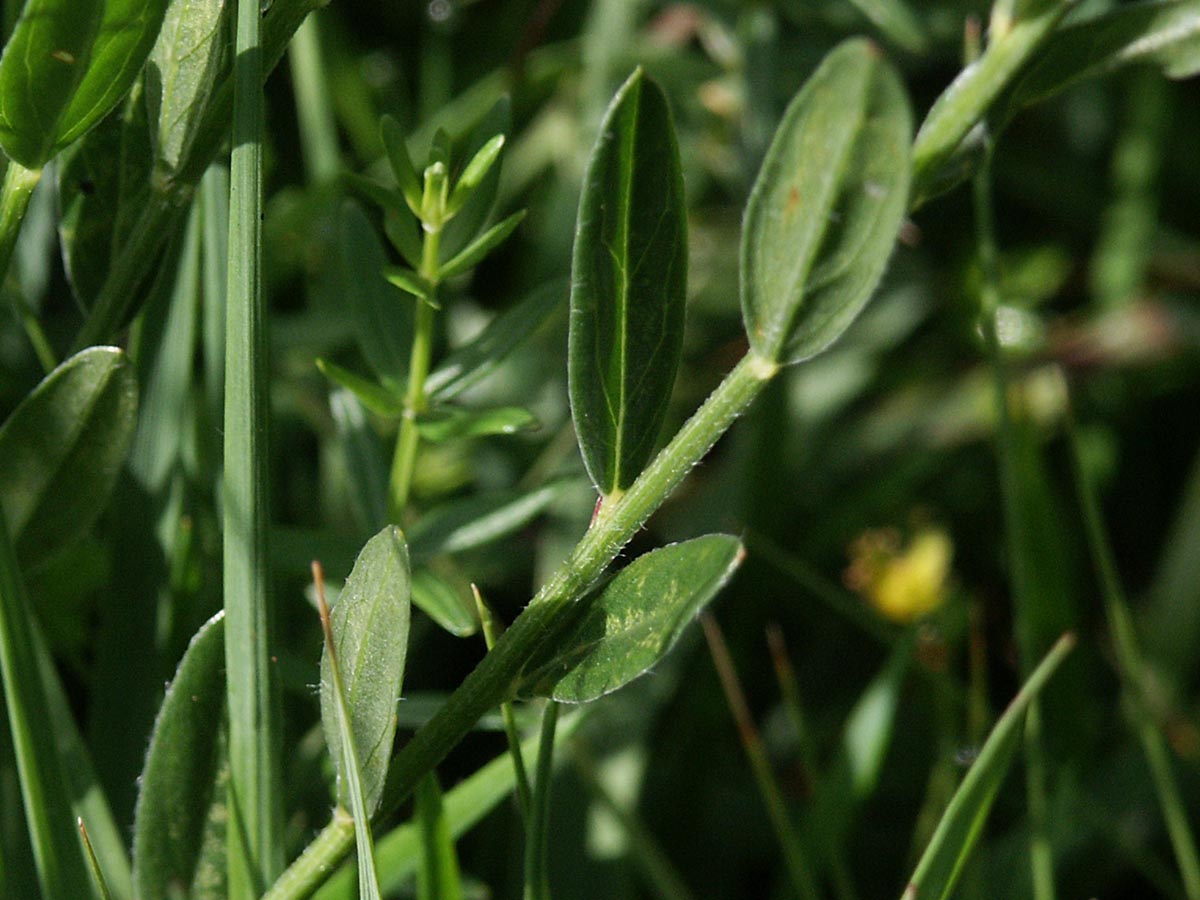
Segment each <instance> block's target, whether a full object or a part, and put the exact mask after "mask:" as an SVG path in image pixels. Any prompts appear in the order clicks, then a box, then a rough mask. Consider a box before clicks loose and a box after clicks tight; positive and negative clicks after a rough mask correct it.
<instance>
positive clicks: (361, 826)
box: [312, 562, 383, 900]
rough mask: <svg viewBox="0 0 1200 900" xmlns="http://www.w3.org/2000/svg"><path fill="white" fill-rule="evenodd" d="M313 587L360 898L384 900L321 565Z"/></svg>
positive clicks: (314, 570)
mask: <svg viewBox="0 0 1200 900" xmlns="http://www.w3.org/2000/svg"><path fill="white" fill-rule="evenodd" d="M312 573H313V584H314V585H315V586H316V589H317V606H318V610H319V611H320V613H321V633H322V634H323V635H324V636H325V659H326V661H327V662H328V665H327V666H322V669H324V670H325V671H326V672H328V675H329V679H330V682H331V684H332V687H333V691H332V693H333V708H334V711H335V713H336V718H337V730H338V735H339V737H340V741H339V746H340V749H341V753H342V759H341V762H340V765H339V766H338V775H339V776H340V780H341V784H342V787H343V788H344V793H345V794H346V795H347V797H348V799H349V801H350V814H351V815H352V816H353V817H354V845H355V848H356V850H357V852H358V896H359V898H360V900H381V898H382V896H383V892H382V891H380V889H379V875H378V874H377V872H376V870H375V847H374V842H373V841H372V839H371V816H370V813H368V812H367V801H366V798H365V797H364V796H363V787H362V780H361V771H360V769H359V766H358V750H357V748H356V747H355V746H354V744H355V741H354V730H353V727H352V725H351V722H350V708H349V705H348V704H347V702H346V690H345V687H344V686H343V684H342V669H341V666H340V665H339V664H338V657H337V646H336V644H335V643H334V640H333V626H332V625H330V622H329V604H328V603H326V602H325V577H324V575H322V574H321V566H320V564H319V563H315V562H314V563H313V565H312Z"/></svg>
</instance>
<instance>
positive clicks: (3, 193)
mask: <svg viewBox="0 0 1200 900" xmlns="http://www.w3.org/2000/svg"><path fill="white" fill-rule="evenodd" d="M41 178H42V170H41V169H27V168H25V167H24V166H23V165H21V164H20V163H19V162H17V161H16V160H12V159H10V160H9V161H8V168H7V169H5V171H4V182H3V186H0V281H3V280H4V278H5V276H6V275H7V274H8V264H9V262H10V261H11V260H12V254H13V250H14V249H15V248H16V246H17V237H18V235H20V233H21V223H22V222H24V221H25V212H26V210H28V209H29V198H30V197H32V196H33V189H34V188H35V187H37V185H38V182H39V181H40V180H41Z"/></svg>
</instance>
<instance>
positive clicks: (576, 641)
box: [518, 534, 743, 703]
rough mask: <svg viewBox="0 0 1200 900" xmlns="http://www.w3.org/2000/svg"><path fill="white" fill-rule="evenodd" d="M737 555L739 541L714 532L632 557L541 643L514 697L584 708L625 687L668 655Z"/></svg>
mask: <svg viewBox="0 0 1200 900" xmlns="http://www.w3.org/2000/svg"><path fill="white" fill-rule="evenodd" d="M742 556H743V551H742V544H741V542H740V541H739V540H738V539H737V538H734V537H730V536H728V535H724V534H713V535H708V536H706V537H700V538H695V539H694V540H690V541H684V542H683V543H680V544H670V545H668V546H666V547H661V548H659V549H658V550H654V551H651V552H650V553H647V554H646V555H645V556H642V557H640V558H638V559H637V560H635V561H634V562H632V563H630V565H628V566H626V567H625V568H624V569H622V570H621V571H620V572H619V573H618V574H617V576H616V577H615V578H614V579H613V580H612V581H611V582H609V583H608V585H607V586H605V587H604V588H603V589H602V590H601V591H600V593H599V595H597V596H596V597H594V598H592V599H590V600H585V601H583V602H582V603H581V604H580V607H581V609H582V612H581V613H580V614H579V616H578V618H577V619H576V620H575V622H574V623H573V625H572V626H570V629H569V631H567V632H566V633H565V634H563V635H562V636H558V635H554V636H552V637H550V638H549V639H548V640H547V641H546V642H545V644H543V646H542V648H541V649H540V650H539V652H538V653H537V654H536V655H535V656H534V658H533V660H532V661H531V662H530V664H529V666H528V667H527V668H526V670H525V673H524V674H523V675H522V676H521V679H520V686H519V688H518V693H519V694H520V695H521V696H542V697H550V698H552V699H554V700H558V701H560V702H563V703H586V702H588V701H589V700H595V699H596V698H598V697H603V696H604V695H605V694H608V693H611V692H612V691H615V690H617V688H619V687H622V686H623V685H625V684H628V683H629V682H630V681H632V680H633V679H635V678H637V677H638V676H639V675H641V674H642V673H643V672H646V671H647V670H649V669H650V667H651V666H653V665H654V664H655V663H657V662H658V661H659V660H660V659H662V658H663V657H664V656H666V654H667V652H668V651H669V650H670V649H671V648H672V647H673V646H674V645H675V642H676V641H677V640H679V636H680V635H681V634H683V630H684V629H685V628H686V627H687V626H688V624H689V623H691V621H692V620H693V619H694V618H695V617H696V615H697V614H698V613H699V612H700V611H701V610H702V609H704V607H705V606H707V605H708V603H709V601H710V600H712V598H713V597H714V596H716V593H717V591H719V590H720V589H721V587H722V586H723V585H724V584H725V582H726V581H728V580H729V577H730V576H731V575H732V574H733V572H734V570H735V569H737V567H738V565H739V564H740V563H741V561H742Z"/></svg>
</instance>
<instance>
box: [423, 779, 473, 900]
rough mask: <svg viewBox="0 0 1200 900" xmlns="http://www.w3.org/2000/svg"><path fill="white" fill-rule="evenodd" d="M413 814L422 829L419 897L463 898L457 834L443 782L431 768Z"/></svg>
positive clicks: (454, 899) (444, 899)
mask: <svg viewBox="0 0 1200 900" xmlns="http://www.w3.org/2000/svg"><path fill="white" fill-rule="evenodd" d="M413 818H415V819H416V822H417V827H418V828H420V830H421V845H422V847H421V849H422V852H421V865H420V866H419V867H418V869H417V900H462V896H463V886H462V875H461V873H460V872H459V868H458V854H457V853H456V852H455V850H454V838H453V836H452V835H451V834H450V825H449V823H448V822H447V821H446V811H445V807H444V806H443V804H442V786H441V785H440V784H438V779H437V775H436V774H435V773H433V772H430V773H429V774H428V775H426V776H425V778H424V779H423V780H422V781H421V784H420V786H419V787H418V788H417V792H416V796H415V797H414V809H413Z"/></svg>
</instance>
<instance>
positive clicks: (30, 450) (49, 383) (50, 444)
mask: <svg viewBox="0 0 1200 900" xmlns="http://www.w3.org/2000/svg"><path fill="white" fill-rule="evenodd" d="M136 424H137V380H136V378H135V376H134V371H133V367H132V366H131V365H130V364H129V359H128V357H127V356H126V355H125V354H124V353H123V352H121V351H120V350H118V349H117V348H115V347H92V348H89V349H87V350H84V351H83V352H81V353H78V354H76V355H75V356H73V357H71V358H70V359H68V360H67V361H66V362H64V363H62V364H61V365H60V366H59V367H58V368H57V369H55V370H54V371H53V372H51V373H50V374H49V375H47V376H46V378H45V379H44V380H43V381H42V383H41V384H39V385H38V386H37V387H36V388H35V389H34V390H33V392H32V393H31V394H30V395H29V396H28V397H26V398H25V400H24V401H22V403H21V405H20V406H18V407H17V408H16V409H15V410H13V412H12V414H11V415H10V416H9V417H8V420H7V421H6V422H5V423H4V425H3V426H2V427H0V459H3V460H4V472H5V475H4V478H3V479H2V480H0V509H2V510H3V512H4V516H5V518H6V519H7V521H8V524H9V529H10V532H11V533H12V534H13V536H14V539H15V541H16V546H17V552H18V555H19V556H20V558H21V560H22V562H23V564H24V565H26V566H32V565H34V564H35V563H37V562H40V561H42V560H44V559H46V558H47V557H49V556H51V555H52V554H54V553H55V552H57V551H58V550H61V549H62V548H63V547H65V546H66V545H68V544H70V543H71V542H72V541H74V540H76V539H78V538H79V537H81V536H82V535H84V534H86V533H87V531H88V530H89V529H91V527H92V524H93V523H94V522H95V521H96V518H97V517H98V516H99V515H100V513H101V512H102V511H103V509H104V504H105V501H106V500H107V499H108V496H109V494H110V493H111V492H112V489H113V485H114V484H116V480H117V476H118V474H119V473H120V468H121V462H122V460H123V459H124V457H125V451H126V449H128V447H129V442H130V440H131V438H132V437H133V432H134V427H135V426H136Z"/></svg>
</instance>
